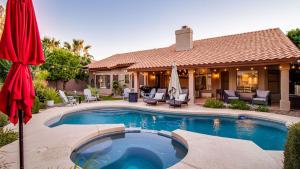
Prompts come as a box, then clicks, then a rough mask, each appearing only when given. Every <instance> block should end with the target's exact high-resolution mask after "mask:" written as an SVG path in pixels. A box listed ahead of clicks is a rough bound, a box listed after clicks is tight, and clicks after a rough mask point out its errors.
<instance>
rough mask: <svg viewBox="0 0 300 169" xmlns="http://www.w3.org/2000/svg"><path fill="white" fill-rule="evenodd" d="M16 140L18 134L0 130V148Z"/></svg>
mask: <svg viewBox="0 0 300 169" xmlns="http://www.w3.org/2000/svg"><path fill="white" fill-rule="evenodd" d="M17 139H18V133H16V132H14V131H13V130H4V129H3V128H0V148H1V147H3V146H5V145H7V144H9V143H12V142H14V141H15V140H17Z"/></svg>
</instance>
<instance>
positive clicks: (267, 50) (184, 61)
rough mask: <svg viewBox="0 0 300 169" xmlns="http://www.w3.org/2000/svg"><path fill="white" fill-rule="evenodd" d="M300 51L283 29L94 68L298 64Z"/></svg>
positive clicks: (127, 56) (121, 58)
mask: <svg viewBox="0 0 300 169" xmlns="http://www.w3.org/2000/svg"><path fill="white" fill-rule="evenodd" d="M297 58H298V59H299V58H300V50H299V49H298V48H297V47H296V46H295V45H294V44H293V43H292V42H291V41H290V40H289V39H288V37H287V36H286V35H285V34H284V33H283V32H282V31H281V30H280V29H279V28H275V29H267V30H261V31H255V32H248V33H241V34H235V35H228V36H222V37H216V38H209V39H202V40H196V41H194V47H193V49H191V50H188V51H180V52H178V51H175V45H172V46H169V47H166V48H158V49H151V50H143V51H136V52H129V53H123V54H116V55H113V56H111V57H108V58H106V59H103V60H100V61H96V62H94V63H92V64H90V65H88V67H89V68H90V69H112V68H116V67H122V66H123V67H128V69H130V70H134V69H147V68H166V67H170V66H171V64H172V63H173V62H175V63H176V64H177V65H178V66H181V67H193V66H214V65H215V66H228V64H239V63H245V62H246V63H253V64H254V63H258V64H259V63H265V64H268V63H269V64H271V63H273V62H274V61H275V60H276V61H278V62H277V63H279V62H280V61H288V62H290V61H294V60H296V59H297Z"/></svg>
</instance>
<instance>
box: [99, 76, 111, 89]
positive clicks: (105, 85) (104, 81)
mask: <svg viewBox="0 0 300 169" xmlns="http://www.w3.org/2000/svg"><path fill="white" fill-rule="evenodd" d="M100 88H102V89H110V75H100Z"/></svg>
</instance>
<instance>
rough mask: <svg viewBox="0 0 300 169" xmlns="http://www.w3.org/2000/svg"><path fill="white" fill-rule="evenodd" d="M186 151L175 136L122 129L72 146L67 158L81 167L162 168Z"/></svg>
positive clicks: (119, 168)
mask: <svg viewBox="0 0 300 169" xmlns="http://www.w3.org/2000/svg"><path fill="white" fill-rule="evenodd" d="M186 154H187V149H186V148H185V147H184V146H183V145H182V144H181V143H179V142H177V141H176V140H173V139H171V138H169V137H165V136H160V135H157V134H152V133H145V132H141V133H122V134H115V135H111V136H106V137H104V138H96V139H93V140H92V141H90V142H88V143H87V144H85V145H83V146H81V147H79V148H78V149H77V150H75V151H74V152H73V153H72V155H71V159H72V161H73V162H74V163H76V164H78V165H79V166H80V167H82V168H95V169H96V168H101V169H164V168H168V167H170V166H172V165H174V164H176V163H177V162H179V161H180V160H181V159H183V158H184V156H185V155H186Z"/></svg>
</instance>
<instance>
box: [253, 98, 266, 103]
mask: <svg viewBox="0 0 300 169" xmlns="http://www.w3.org/2000/svg"><path fill="white" fill-rule="evenodd" d="M253 100H254V101H262V102H265V101H267V99H266V98H259V97H256V98H253Z"/></svg>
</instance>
